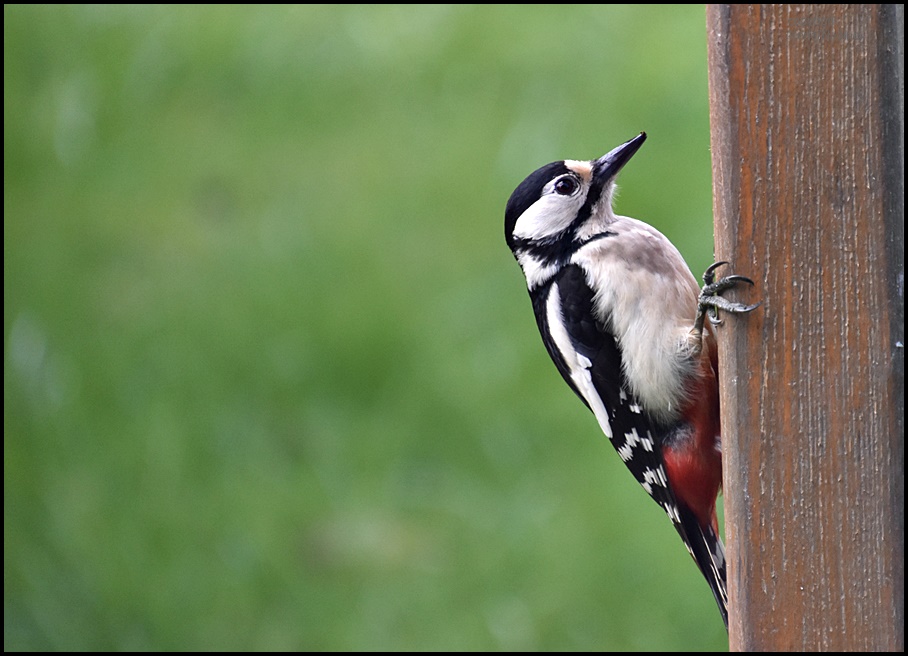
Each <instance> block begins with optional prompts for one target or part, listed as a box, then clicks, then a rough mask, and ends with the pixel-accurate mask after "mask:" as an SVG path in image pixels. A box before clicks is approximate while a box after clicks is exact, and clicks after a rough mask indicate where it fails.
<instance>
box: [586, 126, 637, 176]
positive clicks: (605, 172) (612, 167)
mask: <svg viewBox="0 0 908 656" xmlns="http://www.w3.org/2000/svg"><path fill="white" fill-rule="evenodd" d="M644 141H646V132H641V133H640V134H638V135H637V136H636V137H634V138H633V139H631V140H630V141H628V142H627V143H623V144H621V145H620V146H618V147H617V148H615V149H613V150H611V151H609V152H608V153H606V154H605V155H603V156H602V157H600V158H599V159H597V160H596V162H595V163H594V164H593V180H594V181H595V183H597V184H598V185H605V184H606V183H607V182H608V181H609V180H611V179H612V178H614V177H615V176H616V175H618V171H620V170H621V169H622V168H623V167H624V165H625V164H627V163H628V162H629V161H630V159H631V157H633V156H634V153H636V152H637V151H638V150H640V146H642V145H643V142H644Z"/></svg>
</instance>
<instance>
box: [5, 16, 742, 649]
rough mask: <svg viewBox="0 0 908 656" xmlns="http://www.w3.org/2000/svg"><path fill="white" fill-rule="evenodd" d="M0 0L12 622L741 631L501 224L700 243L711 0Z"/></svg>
mask: <svg viewBox="0 0 908 656" xmlns="http://www.w3.org/2000/svg"><path fill="white" fill-rule="evenodd" d="M3 13H4V26H3V32H4V126H3V134H4V166H3V170H4V194H3V210H4V220H3V238H4V240H3V241H4V436H5V439H4V486H3V487H4V560H3V563H4V648H5V649H7V650H10V649H14V650H23V649H29V650H44V649H78V650H95V649H102V650H105V649H109V650H113V649H117V650H120V649H152V650H177V649H206V650H207V649H217V650H221V649H236V650H247V649H257V650H265V649H307V650H423V649H431V650H454V649H457V650H556V649H559V650H561V649H571V650H581V649H582V650H588V649H605V650H628V649H631V650H636V649H641V650H643V649H648V650H666V649H684V650H688V649H689V650H694V651H701V650H704V649H723V648H726V647H727V640H726V636H725V631H724V629H723V627H722V623H721V620H720V618H719V614H718V612H717V610H716V608H715V605H714V602H713V600H712V596H711V594H710V592H709V589H708V587H707V586H706V584H705V582H704V581H703V580H702V578H701V577H700V575H699V573H698V572H697V569H696V567H695V566H694V563H693V562H692V561H691V559H690V557H689V556H688V554H687V552H686V551H685V550H684V548H683V547H682V545H681V542H680V540H679V539H678V537H677V535H676V534H675V533H674V531H673V529H672V528H671V526H670V524H669V522H668V521H667V519H666V518H665V516H664V514H663V513H662V512H661V510H660V509H659V508H658V507H657V506H656V505H655V504H653V503H652V502H651V501H650V500H649V499H648V498H647V496H646V494H645V493H644V492H643V491H642V490H641V489H640V487H639V486H638V485H636V484H635V483H634V482H633V479H632V477H631V476H630V475H629V474H628V473H627V471H626V470H625V469H624V466H623V464H622V463H621V461H620V459H619V458H618V457H617V456H616V454H615V453H614V451H613V449H612V447H611V446H610V445H609V444H608V442H607V440H606V439H605V438H604V437H603V436H602V435H601V433H600V432H599V429H598V427H597V424H596V422H595V420H594V418H593V417H592V415H591V414H590V413H589V412H587V410H586V409H585V408H584V407H583V406H582V404H581V403H580V402H579V401H578V400H577V399H576V398H575V397H574V396H573V395H572V394H571V392H570V391H569V390H568V388H567V386H565V385H564V383H563V382H562V381H561V379H560V377H559V376H558V375H557V373H556V371H555V369H554V367H553V366H552V364H551V362H550V361H549V359H548V357H547V356H546V354H545V352H544V349H543V347H542V344H541V342H540V340H539V336H538V334H537V330H536V326H535V323H534V321H533V316H532V311H531V308H530V304H529V300H528V298H527V295H526V290H525V286H524V282H523V277H522V275H521V274H520V271H519V269H518V267H517V264H516V263H515V262H514V261H513V258H512V256H511V254H510V252H509V251H508V249H507V248H506V246H505V244H504V239H503V234H502V232H503V231H502V225H503V212H504V205H505V202H506V201H507V198H508V196H509V195H510V193H511V191H512V190H513V188H514V187H515V186H516V185H517V184H518V183H519V182H520V181H521V180H522V179H523V177H524V176H525V175H527V174H528V173H529V172H530V171H532V170H533V169H535V168H537V167H538V166H540V165H542V164H544V163H547V162H549V161H552V160H555V159H563V158H592V157H597V156H599V155H601V154H603V153H604V152H606V151H607V150H609V149H611V148H612V147H614V146H616V145H617V144H619V143H621V142H623V141H625V140H626V139H628V138H630V137H632V136H633V135H635V134H636V133H637V132H639V131H641V130H646V131H647V132H648V133H649V140H648V141H647V143H646V145H645V146H644V148H643V149H642V150H641V151H640V152H639V153H638V155H637V156H636V157H635V158H634V160H633V161H632V162H631V164H630V165H629V166H628V167H627V168H626V169H625V172H624V173H623V175H622V179H621V188H622V191H621V194H620V197H619V199H618V203H617V209H618V211H619V213H624V214H629V215H632V216H635V217H637V218H641V219H644V220H647V221H649V222H650V223H653V224H654V225H656V226H657V227H658V228H660V229H661V230H662V231H663V232H665V233H666V234H667V235H668V236H669V237H670V238H671V239H672V240H673V241H674V242H675V243H676V244H677V245H678V247H679V248H680V250H681V251H682V253H683V254H684V255H685V256H686V257H687V259H688V262H689V263H690V264H691V266H692V268H693V269H694V271H695V272H696V273H699V272H700V271H702V269H703V268H705V267H706V265H707V264H709V262H710V259H711V257H712V243H713V242H712V232H711V208H712V203H711V182H710V154H709V121H708V107H707V72H706V45H705V17H704V10H703V8H702V6H656V7H653V6H635V7H630V6H620V5H619V6H598V7H596V6H485V7H475V6H474V7H470V6H448V7H436V6H339V7H326V6H300V7H264V8H248V7H247V8H225V7H219V8H200V7H188V8H173V7H101V6H84V7H25V6H4V12H3Z"/></svg>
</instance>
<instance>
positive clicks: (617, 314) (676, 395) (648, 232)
mask: <svg viewBox="0 0 908 656" xmlns="http://www.w3.org/2000/svg"><path fill="white" fill-rule="evenodd" d="M608 230H609V232H613V233H615V234H614V236H610V237H606V238H603V239H597V240H595V241H593V242H591V243H589V244H588V245H586V246H583V247H582V248H580V249H579V250H578V251H577V252H576V253H575V254H574V256H573V258H572V262H573V263H575V264H578V265H580V266H581V267H582V268H583V269H584V271H585V272H586V275H587V278H588V283H589V284H590V287H591V288H592V289H594V290H597V293H596V298H595V310H596V312H597V313H598V315H599V318H600V319H601V320H603V321H606V322H607V324H608V325H609V326H610V328H611V329H612V331H613V332H614V334H615V337H616V339H617V340H618V344H619V346H620V347H621V352H622V359H623V362H624V372H625V376H626V378H627V381H628V384H629V385H630V387H631V391H632V392H633V393H634V394H635V395H636V396H637V398H639V399H640V402H641V403H642V404H643V406H644V408H646V410H647V411H649V412H650V413H652V414H655V415H656V416H658V417H660V418H663V419H670V418H673V417H674V416H676V414H677V412H678V410H679V407H680V404H681V401H682V396H683V393H682V390H683V388H684V385H683V381H684V378H685V377H687V376H688V375H689V374H690V373H691V371H692V368H693V362H692V360H691V358H690V347H691V343H690V339H691V336H690V330H691V328H692V327H693V324H694V320H695V318H696V313H697V295H698V293H699V287H698V285H697V282H696V280H695V279H694V277H693V275H692V274H691V273H690V270H689V269H688V267H687V264H685V262H684V259H683V258H682V257H681V254H680V253H679V252H678V249H676V248H675V247H674V245H673V244H672V243H671V242H670V241H669V240H668V239H667V238H666V237H665V236H664V235H663V234H662V233H660V232H659V231H658V230H656V229H655V228H653V227H652V226H649V225H647V224H645V223H643V222H641V221H637V220H635V219H630V218H627V217H616V220H615V221H614V222H612V223H611V224H610V225H609V227H608Z"/></svg>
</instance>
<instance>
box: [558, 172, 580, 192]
mask: <svg viewBox="0 0 908 656" xmlns="http://www.w3.org/2000/svg"><path fill="white" fill-rule="evenodd" d="M576 190H577V181H576V180H575V179H574V178H571V177H569V176H565V177H563V178H559V179H558V180H556V181H555V193H556V194H561V195H562V196H570V195H571V194H573V193H574V192H575V191H576Z"/></svg>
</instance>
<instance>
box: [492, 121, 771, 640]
mask: <svg viewBox="0 0 908 656" xmlns="http://www.w3.org/2000/svg"><path fill="white" fill-rule="evenodd" d="M645 139H646V134H645V133H641V134H640V135H638V136H637V137H634V138H633V139H631V140H630V141H628V142H627V143H625V144H622V145H621V146H618V147H617V148H615V149H614V150H612V151H611V152H609V153H608V154H606V155H604V156H603V157H600V158H599V159H596V160H592V161H577V160H564V161H560V162H553V163H551V164H548V165H546V166H543V167H542V168H540V169H538V170H536V171H534V172H533V173H531V174H530V175H529V177H527V178H526V179H525V180H524V181H523V182H522V183H520V185H519V186H518V187H517V189H515V190H514V193H513V194H512V195H511V198H510V200H508V204H507V208H506V210H505V238H506V240H507V243H508V246H509V247H510V248H511V251H512V252H513V253H514V257H516V258H517V262H518V263H519V264H520V267H521V269H522V270H523V273H524V275H525V276H526V281H527V287H528V289H529V292H530V299H531V300H532V303H533V311H534V312H535V314H536V323H537V324H538V326H539V332H540V333H541V334H542V341H543V343H544V344H545V347H546V350H548V353H549V355H550V356H551V358H552V360H553V361H554V362H555V366H556V367H557V368H558V371H559V372H561V375H562V376H563V377H564V380H565V381H566V382H567V384H568V385H570V387H571V389H573V390H574V392H575V393H576V394H577V396H579V397H580V400H581V401H583V402H584V403H585V404H586V405H587V407H588V408H589V409H590V410H592V412H593V414H594V415H595V416H596V419H597V420H598V422H599V426H600V427H601V428H602V431H603V432H604V433H605V435H606V436H607V437H608V438H609V440H611V442H612V445H613V446H614V447H615V449H616V450H617V451H618V455H619V456H621V459H622V460H623V461H624V463H625V464H626V465H627V467H628V469H630V470H631V473H632V474H633V475H634V477H635V478H636V479H637V481H638V482H639V483H640V484H641V485H642V486H643V488H644V489H645V490H646V491H647V492H648V493H649V495H650V496H651V497H652V498H653V499H654V500H655V501H656V503H658V504H659V505H660V506H661V507H662V508H663V509H664V510H665V512H666V513H667V514H668V516H669V518H670V519H671V521H672V524H673V525H674V527H675V529H677V531H678V533H679V534H680V535H681V539H682V540H683V541H684V544H685V545H686V546H687V549H688V551H690V553H691V555H692V556H693V557H694V560H695V561H696V563H697V565H698V566H699V568H700V571H701V572H702V573H703V576H704V577H706V580H707V582H708V583H709V586H710V588H711V589H712V592H713V595H714V596H715V598H716V602H717V603H718V605H719V610H720V612H721V613H722V619H723V621H724V622H725V625H726V627H727V626H728V600H727V593H726V587H725V547H724V546H723V544H722V541H721V539H720V537H719V528H718V523H717V521H716V497H717V495H718V493H719V488H720V486H721V484H722V454H721V443H720V429H719V392H718V384H717V375H716V340H715V333H714V329H713V327H712V325H711V324H714V323H719V319H718V316H717V313H716V312H717V310H724V311H727V312H732V313H742V312H750V311H751V310H753V309H754V308H756V307H757V306H758V305H759V303H758V304H756V305H743V304H741V303H735V302H732V301H729V300H726V299H724V298H722V297H721V296H720V294H721V293H722V292H723V291H725V290H727V289H730V288H732V287H734V286H736V285H738V284H740V283H748V284H753V283H752V281H751V280H749V279H748V278H745V277H743V276H735V275H732V276H727V277H725V278H722V279H720V280H715V270H716V268H717V267H719V266H720V265H722V264H725V263H724V262H717V263H716V264H714V265H712V266H711V267H710V268H709V269H708V270H707V272H706V273H705V274H704V282H705V283H706V284H705V286H704V287H703V288H702V289H701V288H700V287H699V285H698V284H697V282H696V280H695V279H694V277H693V275H692V274H691V272H690V270H689V269H688V267H687V264H686V263H685V262H684V259H683V258H682V257H681V254H680V253H679V252H678V249H676V248H675V247H674V246H673V245H672V243H671V242H670V241H669V240H668V239H667V238H666V237H665V236H664V235H663V234H662V233H660V232H659V231H658V230H656V229H655V228H653V227H651V226H649V225H647V224H646V223H643V222H641V221H637V220H636V219H631V218H628V217H625V216H617V215H615V213H614V212H613V211H612V196H613V194H614V190H615V178H616V176H617V174H618V172H619V171H620V170H621V168H622V167H623V166H624V165H625V164H626V163H627V162H628V160H630V158H631V157H632V156H633V155H634V153H636V152H637V150H638V149H639V148H640V146H641V145H642V144H643V141H644V140H645ZM706 316H708V317H709V319H710V321H709V322H705V321H704V318H705V317H706Z"/></svg>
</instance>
